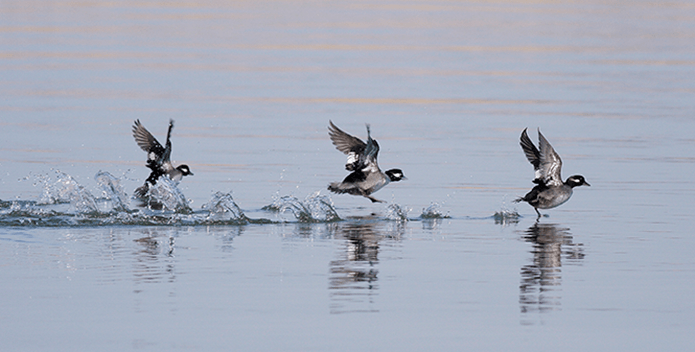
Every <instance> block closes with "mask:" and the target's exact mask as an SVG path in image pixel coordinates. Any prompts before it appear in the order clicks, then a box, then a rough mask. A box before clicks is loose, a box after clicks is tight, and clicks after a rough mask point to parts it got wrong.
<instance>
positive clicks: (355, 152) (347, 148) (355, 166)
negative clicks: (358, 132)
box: [328, 121, 407, 203]
mask: <svg viewBox="0 0 695 352" xmlns="http://www.w3.org/2000/svg"><path fill="white" fill-rule="evenodd" d="M328 135H329V136H330V137H331V141H332V142H333V144H334V145H335V147H336V149H338V150H339V151H341V152H343V153H345V154H347V156H348V159H347V163H346V164H345V169H346V170H347V171H352V173H351V174H349V175H348V176H347V177H345V179H344V180H343V182H333V183H331V184H330V185H328V190H329V191H331V192H334V193H348V194H352V195H356V196H363V197H367V198H369V200H371V201H372V202H380V203H383V201H381V200H378V199H376V198H374V197H372V196H371V194H372V193H374V192H376V191H378V190H380V189H382V188H383V187H384V186H386V185H387V184H389V183H390V182H397V181H400V180H405V179H407V178H406V177H405V176H404V175H403V171H401V170H400V169H391V170H387V171H386V172H382V171H381V169H380V168H379V164H378V163H377V156H378V154H379V143H377V142H376V140H374V139H372V136H371V131H370V129H369V125H367V143H365V142H363V141H362V140H361V139H359V138H357V137H354V136H351V135H349V134H347V133H345V132H344V131H343V130H341V129H340V128H338V127H337V126H336V125H334V124H333V122H332V121H329V126H328Z"/></svg>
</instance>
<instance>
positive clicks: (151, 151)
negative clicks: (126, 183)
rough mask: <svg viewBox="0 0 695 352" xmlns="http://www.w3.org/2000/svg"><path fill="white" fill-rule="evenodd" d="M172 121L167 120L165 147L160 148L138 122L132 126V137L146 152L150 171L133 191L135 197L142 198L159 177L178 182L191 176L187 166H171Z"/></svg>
mask: <svg viewBox="0 0 695 352" xmlns="http://www.w3.org/2000/svg"><path fill="white" fill-rule="evenodd" d="M173 128H174V120H169V130H168V132H167V142H166V147H162V145H161V144H159V142H158V141H157V139H156V138H154V136H153V135H152V134H151V133H150V132H149V131H147V129H146V128H145V126H143V125H142V124H141V123H140V120H135V123H134V124H133V137H134V138H135V142H136V143H137V144H138V146H139V147H140V148H141V149H142V150H144V151H145V152H147V167H148V168H149V169H150V170H152V172H151V173H150V176H149V177H148V178H147V180H146V181H145V184H144V185H142V186H140V187H138V189H136V190H135V196H136V197H138V198H144V197H145V195H146V194H147V191H148V190H149V189H150V187H151V186H154V185H155V184H157V180H158V179H159V177H161V176H163V175H167V176H168V177H169V178H170V179H171V180H172V181H175V182H179V181H181V179H182V178H183V177H184V176H188V175H193V173H192V172H191V170H190V169H189V168H188V165H185V164H182V165H179V166H177V167H174V166H173V165H172V164H171V160H170V157H171V130H172V129H173Z"/></svg>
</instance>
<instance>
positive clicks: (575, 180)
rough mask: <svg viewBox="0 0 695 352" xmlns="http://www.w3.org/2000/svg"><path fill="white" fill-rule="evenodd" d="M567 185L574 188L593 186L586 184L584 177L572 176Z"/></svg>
mask: <svg viewBox="0 0 695 352" xmlns="http://www.w3.org/2000/svg"><path fill="white" fill-rule="evenodd" d="M565 184H566V185H568V186H570V187H572V188H574V187H577V186H591V185H590V184H589V183H588V182H586V180H585V179H584V176H582V175H574V176H570V177H569V178H567V181H565Z"/></svg>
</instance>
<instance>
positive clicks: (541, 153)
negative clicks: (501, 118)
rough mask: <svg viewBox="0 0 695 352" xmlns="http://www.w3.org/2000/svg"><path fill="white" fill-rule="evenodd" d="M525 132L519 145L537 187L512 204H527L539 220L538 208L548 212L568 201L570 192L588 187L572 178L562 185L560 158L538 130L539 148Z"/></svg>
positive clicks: (578, 176) (585, 183) (576, 177)
mask: <svg viewBox="0 0 695 352" xmlns="http://www.w3.org/2000/svg"><path fill="white" fill-rule="evenodd" d="M526 130H527V129H524V131H523V132H521V140H520V142H519V144H520V145H521V149H523V151H524V154H526V159H528V161H529V162H530V163H531V165H533V170H534V171H535V178H534V180H533V183H535V184H536V186H535V187H533V189H532V190H531V191H530V192H528V193H527V194H526V195H525V196H523V197H520V198H517V199H516V200H515V202H522V201H523V202H527V203H529V204H530V205H531V206H532V207H533V208H534V209H535V210H536V213H537V214H538V217H539V218H540V216H541V213H540V212H539V211H538V209H551V208H555V207H557V206H560V205H562V204H564V203H565V202H567V201H568V200H569V199H570V197H571V196H572V193H573V192H572V189H573V188H574V187H577V186H590V185H589V183H587V182H586V180H584V176H581V175H574V176H570V177H569V178H567V181H565V182H562V176H561V171H562V159H560V156H559V155H558V154H557V153H556V152H555V149H553V146H551V145H550V143H549V142H548V140H547V139H545V136H543V134H542V133H541V130H540V129H538V149H536V146H535V145H533V142H531V139H530V138H529V137H528V134H527V133H526Z"/></svg>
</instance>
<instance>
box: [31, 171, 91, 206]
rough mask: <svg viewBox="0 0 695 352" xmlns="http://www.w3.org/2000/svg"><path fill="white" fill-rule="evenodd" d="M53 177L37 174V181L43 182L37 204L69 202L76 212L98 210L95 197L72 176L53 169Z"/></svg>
mask: <svg viewBox="0 0 695 352" xmlns="http://www.w3.org/2000/svg"><path fill="white" fill-rule="evenodd" d="M53 171H54V172H55V179H53V178H51V177H50V176H49V175H39V176H37V178H38V179H39V182H41V183H43V193H42V195H41V199H40V200H39V202H38V204H62V203H70V205H71V207H72V208H73V210H74V211H75V212H77V213H93V212H98V207H97V201H96V198H94V196H93V195H92V194H91V193H90V192H89V190H87V189H86V188H84V187H83V186H82V185H80V184H79V183H78V182H77V181H76V180H75V179H74V178H73V177H72V176H70V175H68V174H66V173H64V172H61V171H59V170H53Z"/></svg>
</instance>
